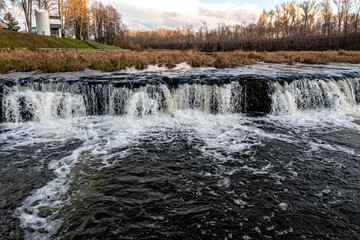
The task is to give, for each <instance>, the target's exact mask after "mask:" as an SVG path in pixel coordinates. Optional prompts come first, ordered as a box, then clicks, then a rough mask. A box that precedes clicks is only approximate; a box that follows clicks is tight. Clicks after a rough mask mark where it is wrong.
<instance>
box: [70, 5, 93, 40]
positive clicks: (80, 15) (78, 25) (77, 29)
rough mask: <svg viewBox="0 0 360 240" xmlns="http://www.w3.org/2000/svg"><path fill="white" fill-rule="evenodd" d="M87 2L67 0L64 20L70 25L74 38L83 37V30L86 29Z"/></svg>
mask: <svg viewBox="0 0 360 240" xmlns="http://www.w3.org/2000/svg"><path fill="white" fill-rule="evenodd" d="M88 2H89V0H67V4H66V21H67V22H68V23H67V24H68V25H69V27H72V29H73V31H74V34H75V37H76V39H81V38H84V32H86V31H87V29H88V26H87V25H86V24H87V23H88V19H89V16H88V14H89V8H88Z"/></svg>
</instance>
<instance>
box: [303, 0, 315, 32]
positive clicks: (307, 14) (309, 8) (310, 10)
mask: <svg viewBox="0 0 360 240" xmlns="http://www.w3.org/2000/svg"><path fill="white" fill-rule="evenodd" d="M299 7H300V8H301V9H302V13H301V16H302V20H303V22H304V28H303V29H304V30H303V33H304V34H305V35H308V34H309V29H310V27H311V24H312V23H313V21H314V18H315V15H316V9H317V5H316V1H315V0H305V1H303V2H302V3H300V4H299Z"/></svg>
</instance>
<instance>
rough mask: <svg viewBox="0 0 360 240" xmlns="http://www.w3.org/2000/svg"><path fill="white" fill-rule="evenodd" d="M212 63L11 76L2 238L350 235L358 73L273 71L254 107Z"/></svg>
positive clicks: (4, 126) (0, 202) (358, 189)
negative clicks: (127, 82)
mask: <svg viewBox="0 0 360 240" xmlns="http://www.w3.org/2000/svg"><path fill="white" fill-rule="evenodd" d="M214 71H215V70H209V71H208V70H196V71H195V70H189V69H185V70H178V69H176V70H172V71H164V73H162V75H166V76H170V78H171V76H176V78H180V79H182V78H183V79H184V81H183V82H181V81H180V82H179V83H178V84H177V86H176V87H169V85H166V84H154V83H153V82H151V81H149V83H147V82H146V81H147V80H148V79H147V78H148V77H149V76H151V75H152V74H154V73H153V72H151V73H149V74H148V75H146V74H145V75H141V74H140V75H138V73H129V74H131V75H132V78H141V79H143V80H144V81H145V83H144V82H142V84H141V86H140V85H139V86H138V87H131V88H129V87H124V86H123V85H121V87H117V85H116V84H115V83H114V84H112V85H111V84H110V85H104V83H106V82H108V81H110V80H106V79H109V75H107V77H106V79H105V80H104V78H102V77H101V75H98V76H96V77H93V78H92V79H97V80H96V81H97V82H96V84H95V85H91V87H89V86H90V85H89V84H88V85H86V86H85V87H84V85H81V84H80V85H79V84H78V82H81V81H80V80H79V81H78V80H77V79H78V76H76V79H75V80H74V79H72V80H71V84H70V82H66V83H62V82H61V81H59V80H58V79H57V80H56V81H55V82H50V83H49V82H48V81H44V79H41V80H36V81H33V79H32V80H29V79H27V80H25V81H24V80H23V81H22V82H31V84H27V83H24V84H19V83H16V84H14V85H12V86H8V87H6V88H7V92H6V94H4V96H3V98H2V115H3V116H2V121H3V123H1V124H0V238H1V239H23V238H25V239H359V238H360V218H359V216H360V106H359V102H360V77H359V76H360V75H359V74H358V73H356V74H351V75H346V74H345V75H341V74H339V73H338V72H337V75H334V76H331V77H324V78H323V77H321V76H320V77H319V76H317V77H312V75H311V74H312V73H311V74H310V75H308V77H304V75H296V74H295V73H293V74H292V73H279V74H278V75H279V76H281V77H280V78H281V79H284V78H286V79H288V80H286V81H279V80H278V79H275V80H272V81H271V82H269V89H270V90H271V91H270V90H269V92H268V93H267V94H268V95H269V99H270V106H271V109H270V111H269V112H267V113H264V114H259V113H258V112H256V114H253V113H250V112H249V111H246V109H248V108H249V107H248V106H249V105H251V103H250V102H249V101H252V100H251V99H252V98H251V97H250V98H248V95H246V94H248V92H247V91H248V90H249V89H246V86H248V85H243V84H242V82H238V81H235V80H233V79H232V77H233V76H237V75H239V74H241V73H239V72H236V71H235V70H232V71H227V70H216V72H214ZM217 74H221V77H224V76H227V80H226V81H223V82H222V83H220V84H209V80H206V81H202V82H201V84H200V83H198V82H191V81H189V77H190V79H193V78H194V76H195V77H196V76H202V75H203V76H211V79H217V78H220V75H219V77H218V76H217ZM274 75H276V74H274ZM274 75H272V76H268V78H270V79H274ZM113 77H115V75H114V76H113ZM257 77H259V76H257ZM260 77H261V76H260ZM45 78H46V77H45ZM99 79H100V80H101V84H100V83H99ZM229 79H230V80H229ZM289 79H291V80H289ZM3 81H4V80H3ZM172 81H173V80H172ZM211 81H212V80H211ZM211 81H210V82H211ZM214 81H215V80H214ZM94 86H95V87H94ZM85 91H86V94H84V92H85ZM100 93H101V94H103V95H102V99H103V100H102V101H101V102H99V101H97V100H96V99H97V96H98V95H99V94H100ZM101 94H100V95H101ZM214 99H215V100H216V101H215V100H214ZM244 99H245V100H244ZM260 100H261V99H260ZM254 101H255V100H254ZM263 101H265V100H263Z"/></svg>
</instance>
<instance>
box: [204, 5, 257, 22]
mask: <svg viewBox="0 0 360 240" xmlns="http://www.w3.org/2000/svg"><path fill="white" fill-rule="evenodd" d="M199 14H200V15H202V16H206V17H212V18H218V19H221V21H222V22H226V20H231V21H237V22H243V21H249V20H251V19H254V18H256V17H257V13H256V12H255V11H254V10H246V9H231V8H228V9H227V10H226V11H221V10H210V9H206V8H202V7H199Z"/></svg>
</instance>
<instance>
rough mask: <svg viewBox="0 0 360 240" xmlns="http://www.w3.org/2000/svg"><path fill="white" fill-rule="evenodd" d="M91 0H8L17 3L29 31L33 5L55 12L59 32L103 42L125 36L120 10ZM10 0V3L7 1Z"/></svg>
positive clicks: (2, 2)
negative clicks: (58, 19)
mask: <svg viewBox="0 0 360 240" xmlns="http://www.w3.org/2000/svg"><path fill="white" fill-rule="evenodd" d="M91 2H92V1H90V0H10V4H12V5H16V6H18V7H20V8H21V9H22V11H23V13H24V16H25V21H26V28H27V29H26V30H27V31H28V32H31V27H32V24H33V16H34V12H35V8H36V9H44V10H48V11H49V13H50V14H51V15H58V16H59V17H60V23H61V36H62V37H65V36H74V37H75V38H76V39H82V40H89V38H91V37H93V38H94V40H95V41H96V42H100V43H104V44H110V45H114V44H118V45H119V44H120V43H121V42H123V38H124V37H125V32H126V27H125V25H124V23H123V21H122V16H121V14H120V13H119V12H118V11H117V10H116V9H115V8H114V7H113V6H111V5H107V6H104V5H103V4H102V3H101V2H97V1H94V2H92V4H90V3H91ZM10 4H9V5H10ZM5 8H6V1H5V0H0V10H1V9H5Z"/></svg>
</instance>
